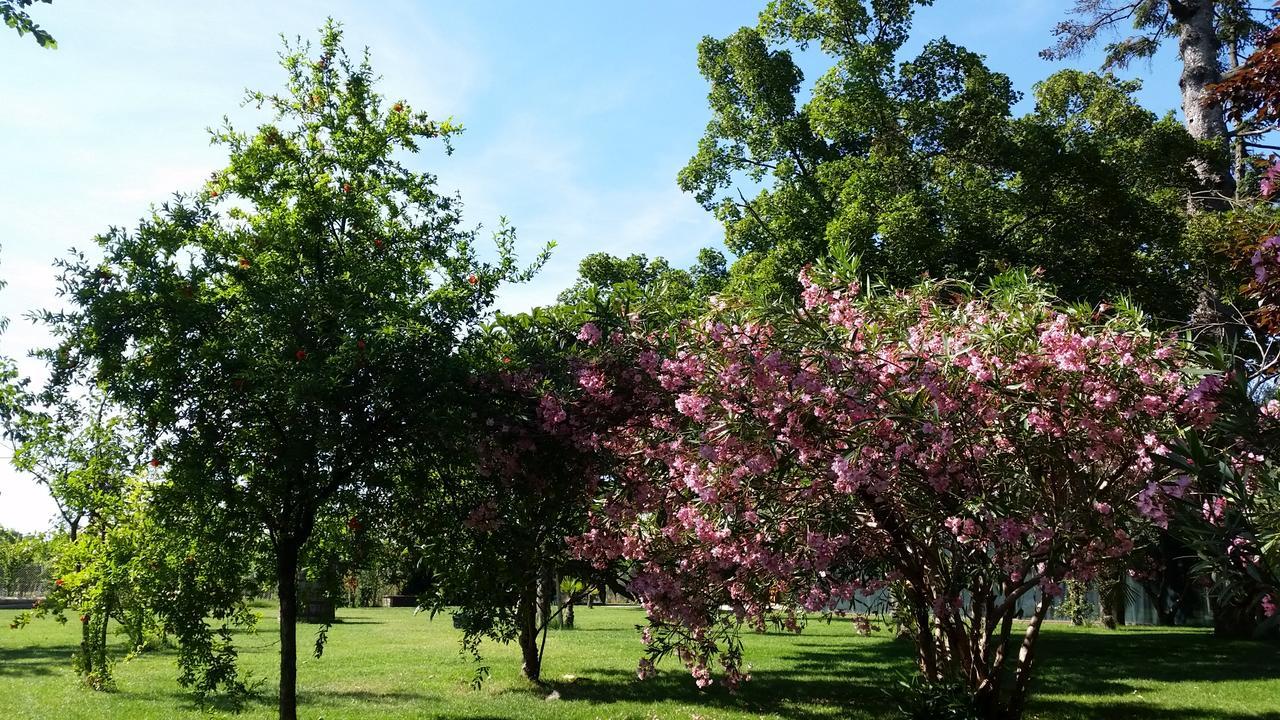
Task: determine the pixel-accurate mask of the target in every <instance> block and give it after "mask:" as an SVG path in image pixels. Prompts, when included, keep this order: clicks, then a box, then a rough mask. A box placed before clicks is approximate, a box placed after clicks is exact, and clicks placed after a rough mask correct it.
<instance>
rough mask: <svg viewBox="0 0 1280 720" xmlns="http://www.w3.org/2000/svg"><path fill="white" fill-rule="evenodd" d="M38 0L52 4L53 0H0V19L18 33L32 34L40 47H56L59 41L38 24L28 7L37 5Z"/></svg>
mask: <svg viewBox="0 0 1280 720" xmlns="http://www.w3.org/2000/svg"><path fill="white" fill-rule="evenodd" d="M37 2H42V3H45V4H46V5H49V4H52V3H53V0H0V20H3V21H4V24H5V25H8V26H9V27H10V28H12V29H14V30H16V31H17V33H18V35H20V36H21V35H27V34H30V35H31V37H32V38H33V39H35V41H36V42H37V43H39V44H40V47H45V48H50V49H52V48H56V47H58V43H57V42H56V41H55V40H54V39H53V36H52V35H50V34H49V33H48V32H47V31H46V30H45V29H44V28H42V27H40V26H39V25H37V24H36V22H35V21H34V20H32V19H31V13H29V12H27V10H26V8H29V7H31V6H32V5H35V4H36V3H37Z"/></svg>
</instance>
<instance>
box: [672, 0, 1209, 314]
mask: <svg viewBox="0 0 1280 720" xmlns="http://www.w3.org/2000/svg"><path fill="white" fill-rule="evenodd" d="M916 4H918V3H915V2H908V1H906V0H899V1H896V2H887V1H886V2H870V3H864V2H862V1H861V0H831V1H830V2H808V1H804V0H778V1H776V2H771V3H770V4H769V6H768V7H767V9H766V10H765V11H764V12H762V13H761V15H760V21H759V23H758V25H756V26H754V27H744V28H742V29H740V30H739V31H737V32H736V33H734V34H733V35H731V36H729V37H728V38H725V39H715V38H705V39H704V40H703V41H702V44H701V46H700V48H699V69H700V71H701V72H702V74H703V75H704V76H705V77H706V78H707V80H708V82H709V83H710V94H709V102H710V105H711V111H712V119H711V120H710V122H709V123H708V125H707V129H706V133H705V135H704V136H703V138H702V140H701V141H700V143H699V147H698V153H697V154H696V155H695V156H694V157H693V158H692V159H691V160H690V162H689V164H688V165H687V166H686V167H685V168H684V170H682V171H681V173H680V177H679V181H680V185H681V187H682V188H683V189H685V190H686V191H688V192H692V193H694V194H695V195H696V197H697V198H698V200H699V201H700V202H702V203H703V204H704V205H705V206H706V207H707V208H708V209H711V210H713V211H714V212H715V214H716V216H717V217H718V218H719V219H720V220H721V222H722V223H723V224H724V226H725V241H726V244H727V245H728V247H729V249H730V250H731V251H733V252H734V253H736V254H737V255H738V256H739V259H738V261H737V263H736V264H735V265H734V268H733V272H732V278H731V280H730V282H729V287H730V289H731V291H733V292H735V293H739V294H756V295H763V296H777V295H780V294H788V293H792V292H794V291H795V290H796V287H795V282H794V278H795V277H796V274H797V271H798V270H799V269H800V268H801V267H803V266H804V265H806V264H809V263H811V262H814V261H815V260H817V259H819V258H821V257H824V256H825V255H826V254H827V253H828V252H829V249H830V247H831V246H832V245H833V244H837V243H845V244H849V245H850V246H851V247H852V248H853V250H854V252H856V253H857V254H858V255H860V256H861V257H862V258H863V259H864V262H865V263H866V264H867V267H868V269H869V270H870V271H872V272H873V273H874V274H876V275H878V276H881V277H884V278H885V279H886V280H888V281H890V282H892V283H895V284H906V283H910V282H912V281H914V280H915V279H916V278H918V277H919V276H920V275H921V274H928V275H932V276H935V277H942V276H945V277H957V278H972V279H981V278H984V277H991V276H993V275H996V274H998V273H999V272H1001V271H1002V270H1004V269H1007V268H1009V267H1038V268H1042V269H1043V271H1044V277H1045V279H1046V280H1047V281H1049V282H1050V283H1052V284H1053V285H1055V286H1056V287H1057V289H1058V292H1059V293H1060V294H1061V295H1062V296H1063V297H1064V298H1066V299H1068V300H1088V301H1098V300H1102V299H1110V298H1113V297H1114V296H1116V295H1119V294H1122V293H1128V294H1131V295H1133V296H1134V297H1135V298H1137V299H1138V300H1139V301H1141V302H1142V303H1143V304H1144V305H1145V306H1148V307H1153V308H1155V307H1159V308H1162V309H1165V308H1167V309H1168V312H1169V314H1170V315H1175V316H1176V314H1177V313H1179V312H1182V311H1185V310H1186V309H1188V308H1189V307H1190V302H1191V298H1190V296H1189V295H1190V294H1189V293H1188V291H1187V277H1188V272H1189V271H1188V266H1189V264H1190V263H1189V257H1188V253H1187V250H1186V248H1184V247H1183V237H1182V228H1183V226H1184V218H1183V213H1182V207H1181V206H1182V204H1184V203H1185V197H1186V193H1187V189H1188V187H1190V186H1191V185H1192V184H1193V182H1194V179H1193V177H1192V175H1191V174H1190V173H1189V171H1188V169H1187V167H1186V164H1185V161H1186V160H1187V159H1189V158H1191V157H1193V156H1194V155H1196V154H1197V153H1198V152H1200V150H1199V149H1198V148H1197V146H1196V145H1195V144H1194V143H1193V142H1192V141H1191V139H1190V138H1189V136H1187V134H1186V133H1185V131H1183V130H1182V128H1181V127H1180V126H1179V124H1178V123H1177V121H1176V120H1175V119H1174V118H1173V117H1172V116H1166V117H1164V118H1159V117H1157V116H1155V115H1154V114H1152V113H1151V112H1150V111H1147V110H1145V109H1143V108H1142V107H1141V106H1139V105H1138V103H1137V102H1136V100H1135V99H1134V93H1135V92H1136V90H1137V88H1138V86H1137V84H1136V83H1134V82H1122V81H1119V80H1117V79H1115V78H1113V77H1110V76H1098V75H1090V74H1085V73H1080V72H1074V71H1067V72H1063V73H1059V74H1057V75H1055V76H1053V77H1051V78H1049V79H1048V80H1046V81H1044V82H1043V83H1041V84H1040V85H1038V86H1037V88H1036V94H1035V100H1036V105H1035V109H1034V110H1033V111H1032V112H1030V113H1029V114H1027V115H1026V116H1024V117H1020V118H1014V117H1013V116H1012V107H1013V105H1014V104H1015V103H1016V102H1017V101H1018V100H1019V97H1020V96H1019V93H1017V92H1016V91H1015V90H1014V88H1013V87H1012V84H1011V83H1010V81H1009V79H1008V78H1007V77H1006V76H1004V75H1002V74H1000V73H997V72H994V71H992V70H990V69H989V68H987V67H986V65H985V64H984V63H983V60H982V57H981V56H979V55H977V54H975V53H973V52H970V51H968V50H966V49H964V48H962V47H959V46H956V45H954V44H952V43H950V42H948V41H946V40H945V39H941V40H933V41H930V42H928V43H927V44H926V45H925V46H924V49H923V50H922V51H921V52H920V54H919V55H918V56H916V57H915V58H913V59H910V60H908V61H905V62H898V61H897V60H896V57H897V54H898V52H899V51H900V50H901V48H902V45H903V43H904V42H905V41H906V39H907V37H908V34H909V29H910V22H911V16H912V9H913V7H914V6H915V5H916ZM815 49H816V50H817V51H818V52H819V53H820V54H821V56H822V57H823V58H825V59H827V60H829V62H830V67H829V69H828V70H827V71H826V72H825V73H824V74H823V75H822V76H821V77H819V78H818V79H817V80H816V81H815V82H814V83H813V84H812V85H811V86H810V87H806V86H805V85H804V84H803V74H802V73H801V71H800V68H799V64H798V61H797V59H796V57H795V53H797V52H805V51H808V52H813V51H814V50H815ZM740 185H745V186H747V187H751V188H753V191H752V192H751V193H747V192H744V191H743V190H742V189H741V187H739V186H740Z"/></svg>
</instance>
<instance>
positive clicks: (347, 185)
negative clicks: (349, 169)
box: [342, 183, 351, 193]
mask: <svg viewBox="0 0 1280 720" xmlns="http://www.w3.org/2000/svg"><path fill="white" fill-rule="evenodd" d="M342 192H344V193H349V192H351V183H342Z"/></svg>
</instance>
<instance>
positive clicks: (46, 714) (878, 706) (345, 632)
mask: <svg viewBox="0 0 1280 720" xmlns="http://www.w3.org/2000/svg"><path fill="white" fill-rule="evenodd" d="M13 614H14V613H12V612H9V611H3V612H0V718H4V719H5V720H19V719H22V718H33V719H34V718H41V719H43V718H58V719H59V720H76V719H80V718H84V719H85V720H88V719H93V720H97V719H98V718H113V719H120V720H134V719H138V720H141V719H144V718H147V719H155V720H182V719H183V718H199V717H203V716H204V714H203V713H202V712H201V711H200V709H199V708H197V707H195V706H193V704H192V703H191V701H190V699H189V697H188V696H187V695H185V694H184V693H183V692H182V691H181V690H180V689H179V688H178V687H177V685H176V683H175V682H174V678H175V676H176V668H175V664H174V657H173V654H172V653H170V652H159V653H151V654H148V655H144V656H142V657H139V658H136V659H134V660H132V661H130V662H127V663H121V664H119V665H118V666H117V668H116V679H117V683H118V686H119V688H118V690H117V691H116V692H113V693H96V692H92V691H90V690H86V689H84V688H82V687H81V686H80V685H79V684H78V682H77V680H76V677H75V676H74V674H73V673H72V672H71V670H70V667H69V662H68V660H69V657H70V655H71V652H72V649H73V648H74V646H75V643H76V641H77V633H78V628H75V627H71V626H70V625H68V626H65V627H64V626H60V625H58V624H56V623H54V622H52V621H40V622H36V623H34V624H32V625H31V626H30V627H27V628H26V629H23V630H10V629H8V623H9V621H10V620H11V619H12V616H13ZM272 618H273V616H272V614H271V613H270V611H269V610H264V618H263V621H262V622H261V623H260V628H259V632H258V633H257V634H250V635H243V636H241V639H240V643H241V647H242V658H241V659H242V665H243V668H244V669H245V670H248V671H250V672H252V674H253V677H255V678H262V679H265V680H266V681H267V683H266V684H265V685H264V686H263V688H262V693H261V696H260V697H259V698H258V699H257V700H254V701H251V702H250V704H249V706H248V707H247V708H246V710H245V712H244V713H243V715H241V717H244V718H270V717H272V716H273V713H274V697H273V693H274V685H273V684H272V683H273V680H274V677H275V671H274V669H275V663H276V656H275V650H276V645H275V639H276V638H275V623H274V621H273V619H272ZM339 619H340V621H341V622H340V623H339V624H337V625H335V626H334V627H333V630H332V631H331V632H330V634H329V645H328V649H327V650H326V652H325V655H324V658H323V659H320V660H315V659H313V658H311V657H310V656H307V657H304V658H302V659H301V661H300V668H299V672H298V676H299V684H300V689H299V698H300V702H301V712H300V715H301V716H302V717H305V718H325V719H326V720H340V719H345V718H351V719H353V720H354V719H355V718H360V719H362V720H364V719H367V718H476V719H489V720H491V719H496V718H548V719H551V718H555V719H557V720H560V719H562V718H582V719H584V720H586V719H590V718H634V719H635V720H650V719H652V718H686V719H694V718H701V719H703V720H711V719H712V718H717V719H718V718H725V719H729V718H741V719H745V718H799V719H802V720H804V719H809V718H814V719H816V718H876V717H885V716H887V715H890V714H891V709H892V706H891V704H890V702H889V700H888V698H887V697H886V695H885V689H886V688H888V687H890V686H891V685H892V684H893V683H894V681H895V679H896V678H897V677H898V673H901V672H906V671H909V670H910V668H911V661H910V648H909V646H907V645H906V644H905V643H899V642H895V641H893V640H892V639H890V638H888V637H887V636H884V635H877V636H873V637H870V638H861V637H857V636H855V635H854V633H853V632H852V630H851V628H850V627H849V625H848V624H847V623H843V622H842V623H834V624H831V625H827V624H822V623H815V624H812V625H811V626H810V627H809V628H808V629H807V630H806V631H805V632H804V634H802V635H799V636H794V635H783V634H768V635H759V636H754V635H753V636H750V637H748V638H747V659H748V661H749V662H750V663H751V664H752V675H753V676H754V679H753V681H752V682H750V683H748V684H747V685H746V686H744V688H743V690H742V691H741V692H740V693H739V694H738V695H736V696H734V695H730V694H728V693H727V692H726V691H725V690H724V689H723V688H721V687H719V686H712V687H711V688H709V689H708V690H707V691H705V692H700V691H698V690H697V689H696V688H695V687H694V685H693V682H692V681H691V680H690V679H689V677H688V675H687V674H685V673H684V671H683V669H682V668H679V667H677V666H675V665H674V664H671V663H667V664H666V666H665V667H664V668H662V669H664V672H663V673H662V674H660V675H659V676H658V677H657V678H654V679H652V680H648V681H645V682H638V681H636V679H635V674H634V670H635V664H636V660H637V659H638V657H639V653H640V643H639V640H638V638H637V635H636V632H635V630H634V626H635V625H636V624H637V623H639V622H641V621H642V619H643V617H642V615H641V613H640V612H639V611H637V610H634V609H626V608H596V609H594V610H586V609H583V610H580V611H579V612H578V625H579V627H578V629H576V630H572V631H559V632H553V633H552V636H551V638H550V640H549V641H548V644H547V659H546V665H545V670H544V676H545V677H546V678H547V679H548V680H549V681H550V684H551V687H552V688H553V689H555V690H556V691H558V692H559V693H560V697H561V699H560V700H558V701H554V702H548V701H546V700H545V699H544V698H545V696H546V695H547V693H548V692H549V690H547V689H541V688H535V687H533V686H530V685H529V684H528V683H526V682H524V681H523V680H521V679H520V677H519V656H518V654H517V651H516V649H515V648H514V647H509V648H508V647H502V646H495V645H486V646H485V662H486V663H487V664H488V665H490V666H491V667H492V670H493V675H492V677H491V678H490V679H489V681H488V682H487V683H485V685H484V687H483V688H482V689H480V690H472V689H471V688H470V685H469V683H470V680H471V678H472V675H473V669H474V665H473V664H472V662H471V660H470V659H468V658H466V657H463V656H461V655H459V653H458V646H457V640H458V633H457V631H455V630H454V629H453V627H452V625H451V623H450V621H449V618H448V617H437V618H436V619H435V620H434V621H431V620H428V619H427V617H426V616H424V615H419V616H417V617H414V616H413V615H412V611H410V610H406V609H361V610H341V611H339ZM299 640H300V642H299V644H300V645H302V646H304V647H310V645H311V641H312V635H311V630H310V629H308V628H307V627H306V626H303V628H302V631H301V632H300V638H299ZM1040 657H1041V659H1042V661H1043V662H1042V664H1041V666H1040V674H1039V676H1038V681H1037V683H1036V686H1035V692H1034V697H1033V700H1032V703H1031V707H1030V708H1029V711H1028V715H1029V716H1030V717H1034V718H1055V719H1056V718H1136V719H1139V720H1141V719H1145V718H1174V719H1190V718H1222V719H1224V720H1236V719H1239V718H1276V719H1280V650H1278V649H1277V648H1276V647H1274V646H1268V645H1261V644H1256V643H1248V642H1225V641H1219V640H1217V639H1215V638H1213V637H1212V636H1211V635H1210V634H1208V633H1207V632H1205V631H1203V630H1195V629H1181V628H1179V629H1157V628H1128V629H1125V630H1121V631H1119V632H1108V631H1105V630H1101V629H1089V628H1072V627H1067V626H1061V625H1053V626H1052V627H1049V628H1048V629H1047V631H1046V633H1045V637H1044V641H1043V645H1042V648H1041V651H1040ZM218 714H219V715H222V713H218Z"/></svg>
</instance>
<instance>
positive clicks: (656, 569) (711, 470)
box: [565, 268, 1221, 713]
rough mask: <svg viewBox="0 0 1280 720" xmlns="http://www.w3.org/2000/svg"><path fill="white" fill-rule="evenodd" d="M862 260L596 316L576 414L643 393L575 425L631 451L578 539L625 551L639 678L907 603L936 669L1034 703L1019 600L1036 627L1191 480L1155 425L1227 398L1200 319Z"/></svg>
mask: <svg viewBox="0 0 1280 720" xmlns="http://www.w3.org/2000/svg"><path fill="white" fill-rule="evenodd" d="M854 272H855V270H854V269H852V268H850V269H847V270H845V271H843V272H842V273H840V274H839V275H836V274H831V273H827V272H825V271H823V272H818V271H815V272H813V273H812V274H806V275H804V276H803V277H802V278H801V280H802V283H803V287H804V292H803V304H802V305H801V306H799V307H782V308H759V307H748V306H740V305H734V304H721V305H719V306H716V307H714V308H713V309H712V310H711V311H710V312H709V313H707V314H706V315H705V316H704V317H701V318H699V319H697V320H694V321H687V322H684V323H682V324H680V325H679V326H677V327H675V328H663V329H658V328H652V327H649V326H647V325H646V323H645V322H644V320H643V319H642V318H640V317H633V318H632V321H631V327H630V329H629V331H628V332H626V333H625V334H619V333H614V334H613V335H612V336H611V337H610V338H609V340H607V341H601V343H600V345H598V346H596V348H597V350H598V355H597V362H596V363H595V364H593V365H590V366H587V367H584V368H583V369H582V370H581V371H580V373H579V378H580V382H579V387H578V389H577V394H576V395H575V396H574V397H573V398H572V399H568V398H566V399H565V404H566V405H572V406H573V409H571V410H570V411H569V413H568V414H569V415H570V416H571V417H573V416H577V417H578V418H579V422H580V423H582V424H583V426H589V425H590V423H589V422H586V421H585V420H583V419H584V418H591V417H592V416H593V415H594V414H595V412H596V410H595V406H596V405H597V404H602V405H604V406H605V407H609V406H611V405H612V404H613V403H616V402H617V401H616V399H615V398H618V397H626V398H627V403H628V406H629V407H631V408H632V409H633V412H630V413H622V414H619V413H616V412H614V413H603V415H602V421H601V422H600V424H599V426H597V427H595V428H594V429H593V430H592V431H591V432H590V433H585V432H583V431H582V430H579V431H578V437H579V440H580V441H583V442H587V443H589V444H591V445H592V446H593V447H595V448H596V449H597V450H598V451H601V452H603V453H605V454H607V455H608V456H609V457H610V458H611V461H612V463H613V465H612V467H611V468H610V470H609V471H608V473H607V479H606V482H605V485H604V487H603V488H602V499H601V500H600V501H599V505H598V507H596V508H595V510H594V512H593V513H592V516H591V522H590V530H589V531H588V532H587V533H584V534H583V535H581V536H580V537H577V538H575V539H573V541H572V542H573V546H574V548H575V550H576V552H577V553H578V555H579V556H580V557H582V558H584V559H588V560H591V561H593V562H595V563H597V564H600V565H604V564H607V563H610V562H615V561H618V560H622V561H625V562H627V563H629V564H630V566H631V567H632V569H633V576H632V580H631V582H630V588H631V590H632V591H633V592H634V593H635V594H636V595H637V596H638V597H639V598H640V600H641V602H642V603H643V604H644V607H645V608H646V610H647V611H648V614H649V617H650V621H651V627H650V628H649V629H648V630H647V631H646V633H645V635H644V638H643V639H644V641H645V643H646V645H647V646H648V649H649V653H648V656H647V657H646V658H645V660H644V661H642V663H641V666H640V670H639V674H640V675H641V676H642V677H643V676H645V675H647V674H650V673H652V672H653V671H654V663H655V662H656V661H657V660H658V659H660V658H661V657H663V656H665V655H668V654H674V655H676V656H678V657H679V658H680V660H681V661H682V662H683V663H684V665H685V666H686V667H687V668H688V669H689V671H690V672H691V673H692V674H693V676H694V678H695V680H696V681H697V683H698V685H699V686H705V685H708V684H710V683H711V682H712V681H713V680H712V678H713V675H714V674H720V675H721V676H722V677H723V680H724V682H725V683H726V684H728V685H730V686H733V685H735V684H736V683H738V682H740V681H741V680H743V679H745V678H746V677H747V674H748V669H747V666H746V665H745V662H744V658H743V657H742V652H741V646H740V644H739V643H738V640H737V636H736V631H737V630H738V629H739V628H740V627H741V626H744V625H745V626H747V627H750V628H753V629H756V630H764V629H765V628H766V626H768V625H770V624H777V625H780V626H782V627H785V628H789V629H792V630H799V629H800V627H801V626H802V624H803V622H804V620H803V618H804V615H805V613H820V612H839V613H850V614H853V615H854V616H855V618H856V619H857V621H858V622H857V626H860V627H866V626H868V625H869V624H870V621H869V618H868V616H867V615H868V613H871V612H874V611H876V610H882V609H888V606H889V605H890V604H894V605H896V606H897V614H898V615H900V616H903V617H906V618H907V626H908V627H907V628H906V630H907V631H908V632H910V633H911V634H912V636H913V638H914V640H915V644H916V648H917V659H918V663H919V667H920V670H921V672H922V673H923V676H924V677H925V678H926V679H927V680H929V681H943V680H947V681H955V680H958V681H960V682H962V683H964V684H965V685H966V686H967V687H968V688H969V690H970V691H971V692H972V693H973V694H974V695H975V697H976V698H977V699H978V701H979V703H980V704H981V705H982V706H983V707H986V708H988V710H989V712H992V713H996V712H1007V711H1009V709H1010V708H1013V709H1014V710H1013V711H1014V712H1015V713H1016V712H1017V710H1016V708H1018V707H1020V705H1021V702H1022V696H1023V695H1024V694H1025V689H1026V682H1027V680H1028V678H1029V676H1030V671H1031V665H1032V658H1033V654H1032V652H1024V653H1023V654H1022V656H1021V657H1020V658H1019V659H1018V661H1017V667H1016V668H1015V670H1014V672H1013V673H1006V672H1005V666H1006V664H1007V663H1006V660H1007V656H1008V655H1009V653H1010V649H1009V636H1010V634H1011V631H1012V621H1013V619H1014V616H1015V613H1016V612H1017V604H1018V601H1019V600H1020V599H1022V598H1023V597H1024V596H1026V595H1027V594H1028V593H1031V594H1032V595H1033V597H1035V598H1037V600H1036V604H1035V611H1034V614H1033V616H1032V617H1031V622H1030V623H1029V626H1028V628H1027V633H1026V639H1025V641H1024V642H1025V647H1027V648H1029V649H1030V650H1031V651H1033V650H1034V643H1035V638H1036V636H1037V634H1038V631H1039V626H1040V622H1041V621H1042V620H1043V618H1044V615H1045V613H1046V611H1047V609H1048V606H1049V604H1050V602H1051V601H1052V600H1053V598H1054V597H1055V596H1056V595H1058V594H1059V593H1060V590H1059V588H1060V584H1061V583H1062V582H1064V581H1066V580H1068V579H1070V580H1079V581H1087V580H1089V579H1090V578H1091V577H1093V576H1094V575H1095V574H1096V573H1097V572H1098V571H1099V570H1100V569H1101V568H1103V567H1105V566H1108V565H1110V564H1112V563H1115V562H1117V559H1118V558H1122V557H1123V556H1125V555H1126V554H1127V553H1129V552H1130V551H1131V550H1132V548H1133V540H1132V537H1133V536H1134V534H1135V532H1136V531H1137V529H1139V528H1141V527H1145V526H1147V525H1149V524H1150V523H1157V524H1160V523H1164V522H1166V521H1167V516H1168V512H1169V509H1168V503H1169V497H1170V496H1173V495H1176V494H1178V493H1180V492H1182V490H1183V489H1185V486H1186V482H1187V481H1186V479H1185V478H1180V477H1178V476H1176V475H1174V474H1172V473H1171V471H1169V470H1167V469H1165V468H1164V467H1163V466H1159V465H1157V464H1156V462H1155V458H1156V456H1158V455H1159V454H1161V453H1163V452H1165V447H1164V445H1163V443H1162V438H1164V437H1166V436H1169V435H1170V434H1172V433H1174V432H1175V431H1176V430H1177V429H1178V428H1179V427H1181V426H1204V425H1205V424H1207V423H1209V422H1211V421H1212V420H1213V418H1214V393H1215V392H1216V391H1217V389H1218V388H1219V387H1220V386H1221V380H1220V379H1219V378H1218V377H1217V376H1216V375H1208V376H1204V377H1192V376H1190V375H1188V374H1186V373H1184V372H1182V369H1181V365H1182V363H1183V362H1184V355H1185V353H1184V348H1183V346H1182V344H1181V343H1180V342H1179V341H1177V340H1176V339H1173V338H1170V337H1167V336H1163V335H1160V334H1158V333H1156V332H1154V331H1152V330H1151V329H1150V328H1149V327H1148V325H1147V324H1146V321H1145V319H1144V318H1143V317H1142V316H1141V315H1140V313H1138V312H1137V311H1135V310H1132V309H1130V308H1128V307H1114V308H1112V307H1101V308H1097V309H1094V308H1085V307H1071V308H1060V307H1058V306H1057V305H1055V303H1054V302H1053V299H1052V298H1051V297H1050V296H1049V295H1048V294H1047V293H1046V291H1045V290H1044V289H1042V288H1040V287H1038V286H1036V285H1034V284H1032V283H1030V282H1029V281H1027V279H1026V278H1025V277H1019V276H1006V277H1002V278H999V279H997V280H996V281H994V282H993V283H992V285H991V286H990V287H988V288H986V289H982V290H978V289H975V288H974V287H971V286H969V285H965V284H961V283H950V282H925V283H923V284H921V285H919V286H917V287H914V288H911V289H908V290H901V291H894V290H887V289H883V288H879V287H875V286H872V287H869V288H865V289H864V287H863V285H862V284H861V283H860V282H858V281H856V280H854V279H852V277H853V274H854ZM584 334H586V335H590V336H595V335H596V332H590V331H586V330H584ZM605 415H607V416H608V417H607V418H605V417H604V416H605ZM717 665H718V668H717V667H716V666H717ZM1006 674H1008V675H1011V676H1012V678H1013V685H1012V687H1008V686H1003V687H1002V680H1003V679H1004V678H1005V676H1006Z"/></svg>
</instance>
